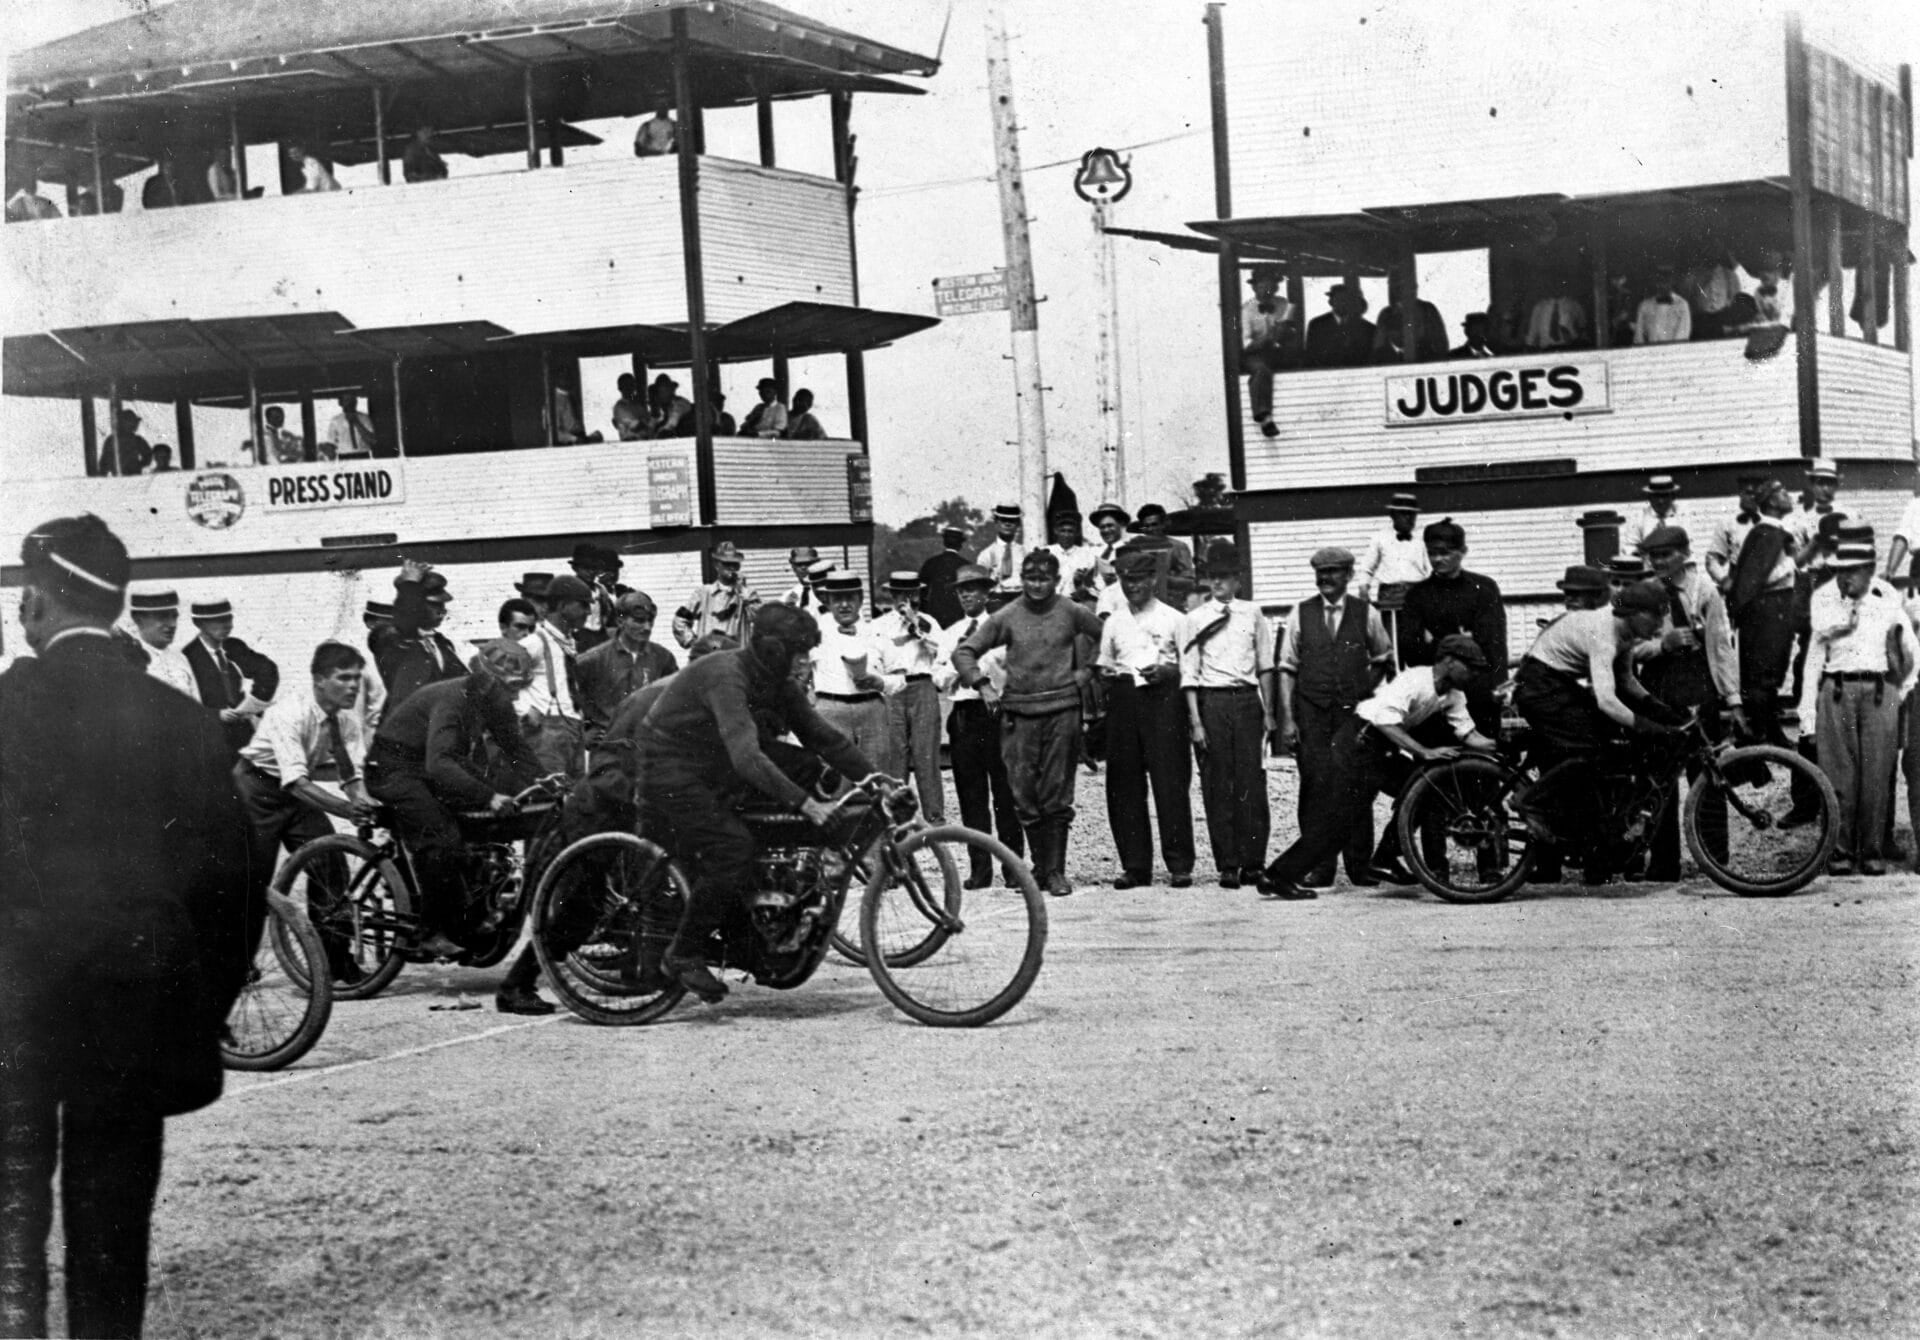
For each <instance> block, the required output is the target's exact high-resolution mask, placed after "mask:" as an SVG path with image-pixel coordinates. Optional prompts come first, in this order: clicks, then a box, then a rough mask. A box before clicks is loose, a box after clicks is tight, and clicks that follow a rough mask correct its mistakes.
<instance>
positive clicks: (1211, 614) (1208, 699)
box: [1143, 509, 1278, 889]
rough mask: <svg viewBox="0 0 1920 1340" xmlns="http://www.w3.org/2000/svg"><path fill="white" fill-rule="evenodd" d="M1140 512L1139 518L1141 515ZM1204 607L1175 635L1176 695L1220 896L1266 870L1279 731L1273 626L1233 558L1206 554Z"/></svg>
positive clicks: (1220, 550) (1226, 548)
mask: <svg viewBox="0 0 1920 1340" xmlns="http://www.w3.org/2000/svg"><path fill="white" fill-rule="evenodd" d="M1143 510H1144V509H1143ZM1206 574H1207V576H1206V580H1207V588H1208V591H1209V599H1207V600H1206V601H1205V602H1204V603H1203V604H1201V605H1199V606H1197V607H1195V608H1194V609H1192V610H1189V611H1188V612H1187V615H1186V625H1185V627H1184V628H1183V629H1182V631H1181V642H1180V687H1181V691H1182V693H1183V694H1184V695H1185V697H1186V700H1187V720H1188V737H1189V738H1190V739H1191V740H1192V741H1193V747H1194V748H1195V749H1196V750H1197V751H1198V752H1199V756H1200V796H1201V800H1202V801H1203V803H1204V805H1205V808H1206V815H1207V834H1208V836H1209V837H1210V838H1211V840H1212V843H1213V862H1214V867H1215V869H1216V870H1217V871H1218V872H1219V878H1220V887H1221V888H1223V889H1237V888H1239V887H1240V880H1241V877H1242V876H1243V875H1247V876H1251V875H1253V874H1255V873H1256V872H1258V871H1259V870H1260V869H1261V867H1263V866H1264V865H1265V864H1266V861H1267V839H1268V837H1269V836H1271V834H1272V828H1273V815H1272V811H1271V809H1270V808H1269V806H1268V802H1267V774H1266V767H1265V764H1264V762H1263V756H1262V749H1263V747H1264V745H1265V742H1266V739H1267V737H1268V736H1269V735H1270V734H1272V733H1273V730H1274V727H1275V726H1276V725H1277V724H1278V723H1277V720H1276V718H1275V717H1274V711H1273V692H1274V685H1273V672H1274V645H1273V624H1272V623H1271V622H1270V621H1269V620H1268V619H1267V617H1266V615H1265V614H1263V613H1261V611H1260V607H1259V606H1258V605H1256V604H1254V603H1253V602H1252V601H1250V600H1242V599H1240V549H1239V546H1238V545H1236V544H1234V543H1233V542H1232V541H1230V540H1220V541H1217V542H1216V543H1215V544H1214V546H1213V547H1212V548H1211V549H1209V550H1208V551H1207V568H1206Z"/></svg>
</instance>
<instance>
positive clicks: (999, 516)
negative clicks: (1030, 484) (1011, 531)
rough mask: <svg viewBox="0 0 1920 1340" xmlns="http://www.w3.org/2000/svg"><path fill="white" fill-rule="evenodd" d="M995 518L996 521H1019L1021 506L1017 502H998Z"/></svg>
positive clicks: (994, 511)
mask: <svg viewBox="0 0 1920 1340" xmlns="http://www.w3.org/2000/svg"><path fill="white" fill-rule="evenodd" d="M993 519H994V520H995V521H1018V520H1019V519H1020V508H1019V506H1018V504H1015V503H999V504H996V505H995V507H994V509H993Z"/></svg>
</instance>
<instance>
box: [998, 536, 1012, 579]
mask: <svg viewBox="0 0 1920 1340" xmlns="http://www.w3.org/2000/svg"><path fill="white" fill-rule="evenodd" d="M1000 576H1001V579H1002V580H1005V579H1006V578H1008V577H1011V576H1013V541H1012V540H1008V541H1006V542H1005V543H1004V544H1002V545H1001V546H1000Z"/></svg>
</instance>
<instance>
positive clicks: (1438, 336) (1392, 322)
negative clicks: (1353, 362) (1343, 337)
mask: <svg viewBox="0 0 1920 1340" xmlns="http://www.w3.org/2000/svg"><path fill="white" fill-rule="evenodd" d="M1403 306H1405V304H1404V303H1402V302H1400V301H1398V300H1397V299H1396V300H1395V301H1393V302H1390V303H1388V304H1387V305H1386V306H1385V307H1383V308H1381V309H1380V320H1379V324H1378V326H1377V327H1376V329H1375V331H1374V340H1373V361H1374V362H1376V363H1404V362H1405V361H1406V357H1407V355H1406V331H1405V323H1403V322H1402V321H1401V319H1400V310H1401V308H1402V307H1403ZM1413 313H1414V319H1413V326H1414V332H1413V335H1414V348H1413V358H1414V361H1415V362H1417V363H1428V362H1433V361H1435V360H1437V359H1442V358H1445V357H1447V323H1446V321H1445V319H1443V318H1442V317H1441V315H1440V309H1439V308H1438V307H1435V306H1434V305H1433V304H1432V303H1430V302H1428V301H1427V300H1426V299H1425V298H1420V299H1417V300H1416V301H1415V302H1414V309H1413Z"/></svg>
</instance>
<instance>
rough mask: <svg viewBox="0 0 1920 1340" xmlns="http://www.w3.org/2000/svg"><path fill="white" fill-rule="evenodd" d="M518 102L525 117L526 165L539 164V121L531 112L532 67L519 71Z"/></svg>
mask: <svg viewBox="0 0 1920 1340" xmlns="http://www.w3.org/2000/svg"><path fill="white" fill-rule="evenodd" d="M520 102H521V108H522V110H523V111H524V112H525V114H526V118H527V166H528V167H529V168H537V167H539V166H540V122H539V119H538V118H537V117H535V116H534V114H533V67H532V66H531V65H529V66H527V67H526V68H525V69H523V70H521V72H520Z"/></svg>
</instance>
